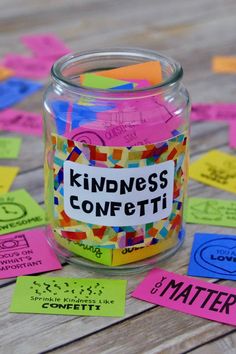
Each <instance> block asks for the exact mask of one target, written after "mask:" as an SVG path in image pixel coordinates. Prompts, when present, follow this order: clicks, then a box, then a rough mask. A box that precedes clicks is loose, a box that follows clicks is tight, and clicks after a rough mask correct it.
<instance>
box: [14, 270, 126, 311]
mask: <svg viewBox="0 0 236 354" xmlns="http://www.w3.org/2000/svg"><path fill="white" fill-rule="evenodd" d="M126 284H127V281H126V280H113V279H98V278H97V279H89V278H88V279H80V278H54V277H36V276H30V277H19V278H17V282H16V288H15V291H14V294H13V298H12V303H11V307H10V312H19V313H46V314H54V315H55V314H59V315H76V316H78V315H81V316H107V317H122V316H124V314H125V295H126Z"/></svg>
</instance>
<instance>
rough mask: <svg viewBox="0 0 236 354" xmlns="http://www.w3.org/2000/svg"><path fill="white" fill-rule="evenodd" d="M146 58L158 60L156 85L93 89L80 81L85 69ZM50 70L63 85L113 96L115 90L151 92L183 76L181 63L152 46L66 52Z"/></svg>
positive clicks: (121, 64) (133, 62) (130, 93)
mask: <svg viewBox="0 0 236 354" xmlns="http://www.w3.org/2000/svg"><path fill="white" fill-rule="evenodd" d="M148 61H158V62H160V66H161V71H162V81H161V82H159V83H158V84H156V85H150V86H146V87H141V88H135V89H133V88H132V89H118V90H116V92H115V91H113V90H112V89H100V88H99V89H97V88H96V89H95V88H91V87H89V86H84V85H82V84H81V83H80V76H81V75H82V74H85V73H93V72H95V71H96V72H97V71H101V70H109V69H114V68H118V67H123V66H128V65H133V64H140V63H145V62H148ZM51 73H52V77H53V79H54V81H56V83H57V84H59V85H63V86H64V87H65V88H67V89H69V90H73V91H78V90H79V91H80V94H85V95H91V94H92V95H96V94H98V95H99V94H102V93H107V92H109V95H110V94H111V95H112V96H116V95H117V93H123V94H128V95H132V94H134V93H143V92H145V93H147V92H149V93H150V91H153V90H155V91H156V90H158V89H159V90H160V89H162V90H163V89H167V88H168V87H170V86H172V85H173V84H175V83H176V82H177V81H179V80H180V79H181V78H182V76H183V70H182V67H181V65H180V64H179V63H178V62H176V61H174V60H173V59H171V58H169V57H166V56H164V55H162V54H160V53H158V52H155V51H152V50H144V49H136V48H129V49H127V48H120V49H104V50H99V51H97V50H93V51H86V52H81V53H75V54H69V55H65V56H64V57H62V58H60V59H59V60H58V61H57V62H56V63H55V64H54V65H53V67H52V72H51ZM143 79H145V78H143ZM123 80H125V78H123ZM126 81H128V80H126Z"/></svg>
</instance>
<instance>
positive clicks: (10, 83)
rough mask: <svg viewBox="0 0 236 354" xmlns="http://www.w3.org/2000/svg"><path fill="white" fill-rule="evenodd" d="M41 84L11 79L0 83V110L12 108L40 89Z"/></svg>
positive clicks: (15, 78)
mask: <svg viewBox="0 0 236 354" xmlns="http://www.w3.org/2000/svg"><path fill="white" fill-rule="evenodd" d="M42 86H43V85H42V84H40V83H39V82H36V81H32V80H26V79H22V78H17V77H11V78H10V79H8V80H5V81H2V82H0V92H1V95H0V109H5V108H7V107H9V106H12V105H14V104H16V103H18V102H20V101H22V100H23V99H25V98H26V97H27V96H29V95H31V94H33V93H35V92H36V91H38V90H39V89H41V88H42Z"/></svg>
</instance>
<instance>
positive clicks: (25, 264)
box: [0, 228, 62, 279]
mask: <svg viewBox="0 0 236 354" xmlns="http://www.w3.org/2000/svg"><path fill="white" fill-rule="evenodd" d="M61 268H62V266H61V264H60V262H59V260H58V259H57V257H56V255H55V253H54V252H53V250H52V248H51V247H50V246H49V244H48V241H47V239H46V234H45V229H43V228H37V229H31V230H28V231H21V232H17V233H13V234H8V235H4V236H3V235H2V236H0V279H6V278H12V277H17V276H20V275H27V274H35V273H42V272H47V271H50V270H56V269H61Z"/></svg>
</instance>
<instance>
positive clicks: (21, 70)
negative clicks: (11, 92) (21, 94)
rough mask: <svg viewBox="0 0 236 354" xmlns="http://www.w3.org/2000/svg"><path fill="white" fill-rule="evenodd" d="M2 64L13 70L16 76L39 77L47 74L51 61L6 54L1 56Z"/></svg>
mask: <svg viewBox="0 0 236 354" xmlns="http://www.w3.org/2000/svg"><path fill="white" fill-rule="evenodd" d="M2 64H3V65H4V66H5V67H6V68H9V69H11V70H13V71H14V73H15V76H17V77H24V78H30V79H41V78H45V77H47V76H49V74H50V69H51V67H52V64H53V61H52V60H51V61H50V60H42V58H36V57H26V56H23V55H19V54H7V55H6V56H5V57H4V58H3V60H2Z"/></svg>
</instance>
